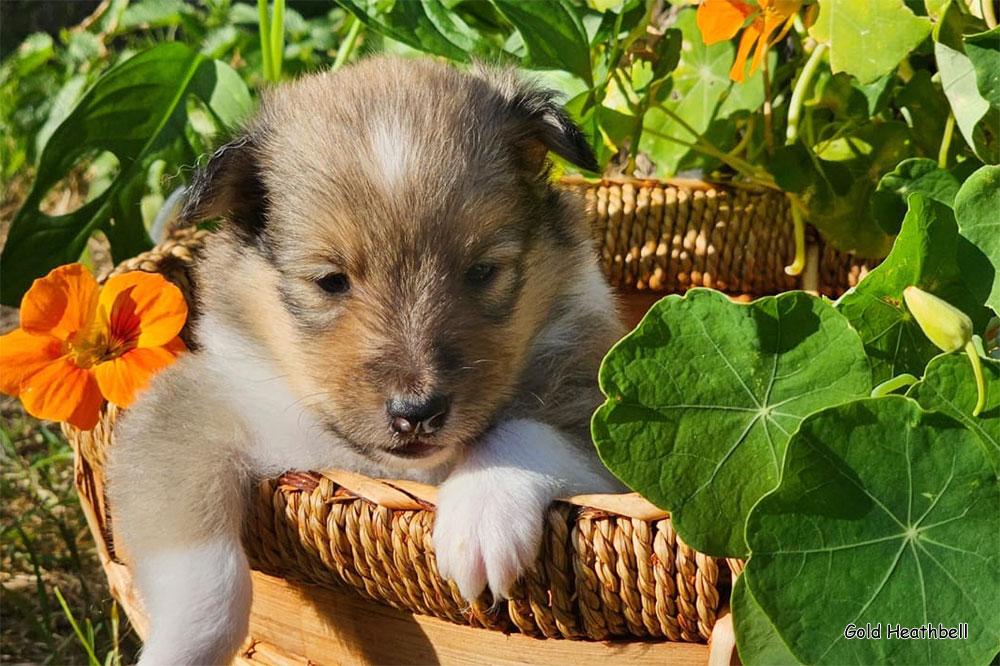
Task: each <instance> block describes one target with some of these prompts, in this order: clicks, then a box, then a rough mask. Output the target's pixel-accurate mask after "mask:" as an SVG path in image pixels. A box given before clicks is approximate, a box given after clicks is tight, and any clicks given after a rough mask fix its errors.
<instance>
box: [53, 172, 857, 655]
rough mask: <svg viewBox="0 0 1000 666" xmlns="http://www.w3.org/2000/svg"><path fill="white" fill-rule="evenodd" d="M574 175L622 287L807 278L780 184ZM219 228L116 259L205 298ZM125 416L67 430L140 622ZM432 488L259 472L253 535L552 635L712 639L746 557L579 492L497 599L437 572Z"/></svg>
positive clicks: (321, 579) (650, 511)
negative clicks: (203, 261)
mask: <svg viewBox="0 0 1000 666" xmlns="http://www.w3.org/2000/svg"><path fill="white" fill-rule="evenodd" d="M566 184H567V186H568V187H573V188H577V189H580V190H581V193H582V194H583V196H584V197H585V198H586V201H587V220H588V223H589V224H590V226H591V229H592V230H593V232H594V238H595V241H596V242H597V243H598V245H599V248H600V255H601V258H602V262H603V266H604V269H605V271H606V273H607V275H608V278H609V280H610V281H611V282H612V284H614V285H615V286H616V287H618V288H619V290H620V291H621V292H622V293H623V294H625V295H626V297H627V294H628V293H635V292H640V291H653V292H659V291H678V290H683V289H684V288H686V287H689V286H695V285H697V286H709V287H715V288H718V289H723V290H727V291H729V292H739V293H743V294H751V295H763V294H767V293H774V292H776V291H780V290H784V289H789V288H795V287H797V286H799V284H798V278H793V277H791V276H788V275H786V274H785V273H784V271H783V267H784V266H785V265H786V264H787V263H790V261H791V257H792V254H793V252H794V250H793V241H792V229H791V222H790V219H789V215H788V208H787V203H786V200H785V198H784V197H783V196H782V195H780V194H777V193H769V192H763V193H761V192H750V191H746V190H725V189H714V188H713V187H711V186H708V185H705V184H700V183H687V184H682V185H676V184H665V183H657V182H638V181H633V182H611V181H605V182H602V183H601V184H599V185H586V184H583V183H581V182H574V181H568V182H567V183H566ZM209 235H210V234H209V232H207V231H204V230H194V229H185V230H180V231H177V232H175V233H174V234H173V235H172V237H171V238H170V239H169V240H167V241H166V242H164V243H163V244H161V245H159V246H157V247H156V248H155V249H153V250H151V251H150V252H146V253H144V254H142V255H140V256H138V257H136V258H134V259H131V260H129V261H126V262H125V263H123V264H122V265H121V266H119V267H118V268H117V269H115V270H116V272H122V271H128V270H143V271H150V272H159V273H162V274H163V275H165V276H166V277H167V278H168V279H169V280H171V281H172V282H174V283H175V284H177V285H178V287H180V289H181V290H182V292H183V293H184V295H185V296H186V297H187V299H188V302H189V303H190V304H191V305H192V307H193V306H194V305H195V304H196V300H195V299H194V298H193V294H194V292H195V290H196V285H195V284H194V283H193V281H192V276H191V273H190V270H189V269H190V267H191V266H192V264H193V263H194V262H195V261H196V259H197V256H198V253H199V251H200V250H201V249H202V247H203V246H204V244H205V242H206V241H207V240H208V238H209ZM811 247H812V251H811V255H812V259H813V264H814V265H813V273H812V276H813V279H814V280H815V281H816V283H815V284H814V285H809V286H811V287H812V288H814V289H816V290H818V291H820V292H822V293H826V294H829V295H835V294H837V293H839V292H841V291H843V289H844V288H845V287H847V286H849V285H851V284H853V283H854V282H856V280H857V278H858V277H859V276H860V275H861V274H862V273H863V270H864V269H865V267H864V265H863V264H861V263H858V262H855V261H853V260H852V259H851V258H850V257H848V256H845V255H843V254H840V253H837V252H835V251H833V250H830V249H826V248H822V247H820V246H819V245H818V244H817V243H815V241H813V242H812V243H811ZM195 317H197V312H195V311H194V310H193V309H192V318H195ZM182 335H187V330H185V332H184V333H183V334H182ZM117 417H118V410H117V409H116V408H115V407H113V406H108V407H107V408H106V409H105V411H104V412H103V414H102V417H101V420H100V423H99V424H98V426H97V427H96V428H95V429H94V430H92V431H88V432H81V431H79V430H76V429H74V428H71V427H68V426H67V427H65V428H64V431H65V433H66V435H67V437H68V438H69V440H70V442H71V443H72V444H73V446H74V448H75V450H76V453H77V458H76V484H77V488H78V490H79V492H80V496H81V502H82V503H83V506H84V509H85V512H86V513H87V518H88V521H89V523H90V527H91V530H92V531H93V533H94V535H95V538H96V540H97V542H98V550H99V553H100V555H101V559H102V562H103V563H104V566H105V569H106V572H107V574H108V577H109V580H110V582H111V587H112V593H113V594H114V595H115V596H116V597H117V598H118V599H119V601H120V602H121V603H122V604H123V606H124V607H125V609H126V612H128V614H129V616H130V618H131V619H132V620H133V624H135V625H136V626H137V627H138V628H139V630H140V633H143V632H144V629H145V621H144V618H143V617H142V607H141V602H140V601H139V600H137V599H136V597H135V594H134V591H133V590H132V588H131V583H130V579H129V576H128V570H127V567H126V566H125V564H124V563H122V562H121V561H120V560H119V559H118V557H117V555H116V553H115V548H114V537H113V529H112V528H113V524H112V519H113V512H109V509H108V507H107V506H106V504H105V500H104V477H103V468H104V465H105V460H106V453H107V449H108V447H109V446H113V445H114V424H115V421H116V419H117ZM434 502H435V488H433V487H430V486H425V485H422V484H417V483H413V482H400V481H381V480H375V479H369V478H366V477H362V476H359V475H356V474H351V473H347V472H343V471H335V470H334V471H326V472H323V473H320V474H317V473H312V472H308V473H307V472H299V473H292V474H288V475H285V476H284V477H282V478H280V479H270V480H267V481H264V482H262V483H261V484H260V485H259V486H258V488H257V492H256V494H255V495H253V497H252V501H251V503H250V504H251V506H250V507H249V514H250V516H249V520H248V528H247V531H246V535H245V540H244V541H245V545H246V548H247V552H248V554H249V557H250V560H251V563H252V566H253V567H254V569H256V570H259V571H261V572H264V573H266V574H270V575H273V576H279V577H281V578H284V579H286V580H289V581H298V582H302V583H308V584H312V585H318V586H322V587H343V586H347V587H349V588H353V589H354V590H356V591H357V592H358V593H360V594H361V595H363V596H364V597H368V598H370V599H373V600H376V601H378V602H381V603H383V604H388V605H390V606H393V607H395V608H398V609H402V610H406V611H410V612H414V613H419V614H424V615H430V616H435V617H438V618H441V619H444V620H448V621H450V622H453V623H458V624H466V625H471V626H477V627H486V628H489V629H495V630H499V631H503V632H520V633H523V634H526V635H528V636H534V637H545V638H565V639H591V640H607V639H611V638H628V639H646V640H649V639H660V640H669V641H686V642H704V641H706V640H707V639H708V638H709V636H710V635H711V632H712V629H713V626H714V625H715V622H716V619H717V617H718V615H719V613H720V610H721V609H722V608H723V606H724V605H725V603H726V602H727V599H728V590H729V587H730V584H731V581H732V578H733V575H734V574H738V573H739V571H740V570H741V568H742V567H741V563H740V562H738V561H729V562H723V561H721V560H717V559H716V558H712V557H708V556H706V555H703V554H701V553H698V552H695V551H694V550H692V549H691V548H689V547H688V546H687V545H686V544H684V542H683V541H682V540H681V539H680V538H678V536H677V535H676V533H675V532H674V530H673V528H672V527H671V524H670V520H669V517H668V516H667V514H666V513H665V512H663V511H661V510H659V509H657V508H656V507H654V506H652V505H651V504H649V503H648V502H646V501H645V500H643V499H642V498H640V497H639V496H637V495H634V494H633V495H590V496H581V497H575V498H568V499H566V500H564V501H560V502H557V503H555V504H554V505H553V506H552V507H551V508H550V510H549V513H548V524H547V529H546V532H545V536H544V540H543V545H542V552H541V554H540V556H539V561H538V564H537V565H536V567H535V570H534V571H532V572H529V573H528V575H527V576H526V577H525V578H524V579H523V580H522V581H520V582H519V583H518V585H517V587H516V589H515V591H514V594H513V596H512V598H511V599H510V600H507V601H504V602H501V603H494V601H493V599H491V598H490V597H489V595H488V593H485V594H484V595H483V596H482V597H481V598H480V599H479V600H477V601H476V602H475V603H474V604H472V605H471V607H470V606H469V605H468V604H466V603H465V602H464V601H463V600H462V599H461V597H460V595H459V594H458V590H457V588H456V587H455V586H454V585H453V584H451V583H449V582H447V581H444V580H442V579H441V578H440V577H439V576H438V575H437V573H436V567H435V560H434V548H433V543H432V540H431V533H432V526H433V520H434V513H433V508H434ZM251 634H253V628H251ZM275 651H278V652H280V646H274V645H270V644H268V643H265V642H261V641H258V640H255V639H254V637H253V635H251V639H250V641H249V642H248V644H247V648H246V650H245V651H244V653H243V655H242V657H241V659H242V661H243V662H244V663H273V662H275V659H274V658H273V654H274V653H275ZM267 654H272V658H270V661H268V659H267V658H265V657H264V656H263V655H267ZM313 659H316V658H315V657H313ZM293 661H294V660H293ZM283 663H290V662H288V660H286V661H285V662H283Z"/></svg>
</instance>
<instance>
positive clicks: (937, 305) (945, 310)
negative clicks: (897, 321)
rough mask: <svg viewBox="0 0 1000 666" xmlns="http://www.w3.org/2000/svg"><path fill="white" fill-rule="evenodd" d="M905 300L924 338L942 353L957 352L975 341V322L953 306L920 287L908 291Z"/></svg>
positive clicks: (904, 295) (909, 288)
mask: <svg viewBox="0 0 1000 666" xmlns="http://www.w3.org/2000/svg"><path fill="white" fill-rule="evenodd" d="M903 299H904V300H905V301H906V307H907V308H908V309H909V310H910V313H911V314H912V315H913V318H914V319H916V320H917V324H919V325H920V329H921V330H922V331H923V332H924V335H926V336H927V338H928V339H929V340H930V341H931V342H933V343H934V344H935V345H937V346H938V348H939V349H941V351H944V352H955V351H958V350H959V349H962V348H963V347H965V345H966V344H967V343H968V342H969V341H970V340H972V320H971V319H969V315H967V314H965V313H964V312H962V311H961V310H959V309H958V308H956V307H955V306H954V305H952V304H951V303H949V302H947V301H945V300H942V299H940V298H938V297H937V296H935V295H934V294H929V293H927V292H926V291H924V290H923V289H918V288H917V287H907V288H906V289H905V290H904V291H903Z"/></svg>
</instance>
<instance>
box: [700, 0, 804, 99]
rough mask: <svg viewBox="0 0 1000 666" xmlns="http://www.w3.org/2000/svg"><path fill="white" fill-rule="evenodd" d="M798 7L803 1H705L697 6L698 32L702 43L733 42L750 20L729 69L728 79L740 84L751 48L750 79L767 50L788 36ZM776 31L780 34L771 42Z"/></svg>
mask: <svg viewBox="0 0 1000 666" xmlns="http://www.w3.org/2000/svg"><path fill="white" fill-rule="evenodd" d="M800 7H802V0H757V4H756V5H751V4H749V3H747V2H743V0H705V1H704V2H702V3H701V4H700V5H698V17H697V18H698V30H700V31H701V38H702V40H703V41H704V42H705V44H708V45H711V44H715V43H716V42H721V41H725V40H727V39H732V38H733V37H734V36H735V35H736V33H737V32H739V30H740V28H742V27H743V24H744V23H746V21H747V19H750V25H748V26H747V27H746V29H745V30H743V35H742V36H740V45H739V48H738V49H737V51H736V60H735V62H733V67H732V69H730V70H729V78H730V79H732V80H733V81H743V78H744V75H743V71H744V70H745V69H746V64H747V57H748V56H749V55H750V49H754V51H753V60H752V61H751V62H750V76H753V73H754V72H756V71H757V68H758V67H759V66H760V61H761V60H762V59H763V58H764V57H765V56H766V55H767V50H768V49H769V48H770V47H771V46H773V45H774V44H776V43H777V42H778V41H780V40H781V39H783V38H784V36H785V35H786V34H787V33H788V29H789V28H791V27H792V22H793V21H794V20H795V15H796V13H798V11H799V8H800ZM778 30H781V32H780V33H779V34H778V35H777V36H776V37H774V39H771V36H772V35H774V33H775V32H777V31H778ZM755 45H756V46H755Z"/></svg>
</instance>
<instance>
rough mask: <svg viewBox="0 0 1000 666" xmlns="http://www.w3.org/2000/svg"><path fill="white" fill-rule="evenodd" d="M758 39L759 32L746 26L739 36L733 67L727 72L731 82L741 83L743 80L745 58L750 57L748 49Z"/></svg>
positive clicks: (752, 27) (745, 64)
mask: <svg viewBox="0 0 1000 666" xmlns="http://www.w3.org/2000/svg"><path fill="white" fill-rule="evenodd" d="M758 37H760V30H757V29H756V28H755V27H754V26H753V25H750V26H747V29H746V30H744V31H743V34H742V35H741V36H740V46H739V48H738V49H737V50H736V60H734V61H733V66H732V68H731V69H730V70H729V78H730V79H732V80H733V81H739V82H742V81H743V80H744V78H745V76H744V72H745V70H746V66H747V57H748V56H749V55H750V49H752V48H753V45H754V43H755V42H756V41H757V39H758Z"/></svg>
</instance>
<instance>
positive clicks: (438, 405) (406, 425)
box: [385, 395, 448, 435]
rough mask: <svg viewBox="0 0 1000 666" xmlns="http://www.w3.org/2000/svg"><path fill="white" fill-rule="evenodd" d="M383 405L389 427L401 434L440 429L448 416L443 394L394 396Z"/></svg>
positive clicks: (424, 432)
mask: <svg viewBox="0 0 1000 666" xmlns="http://www.w3.org/2000/svg"><path fill="white" fill-rule="evenodd" d="M385 406H386V411H388V412H389V427H391V428H392V429H393V430H394V431H395V432H398V433H399V434H401V435H429V434H431V433H432V432H436V431H437V430H440V429H441V426H443V425H444V420H445V417H447V416H448V398H447V397H446V396H443V395H432V396H430V397H428V398H417V397H413V396H406V397H402V396H394V397H392V398H389V400H388V402H386V405H385Z"/></svg>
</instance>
